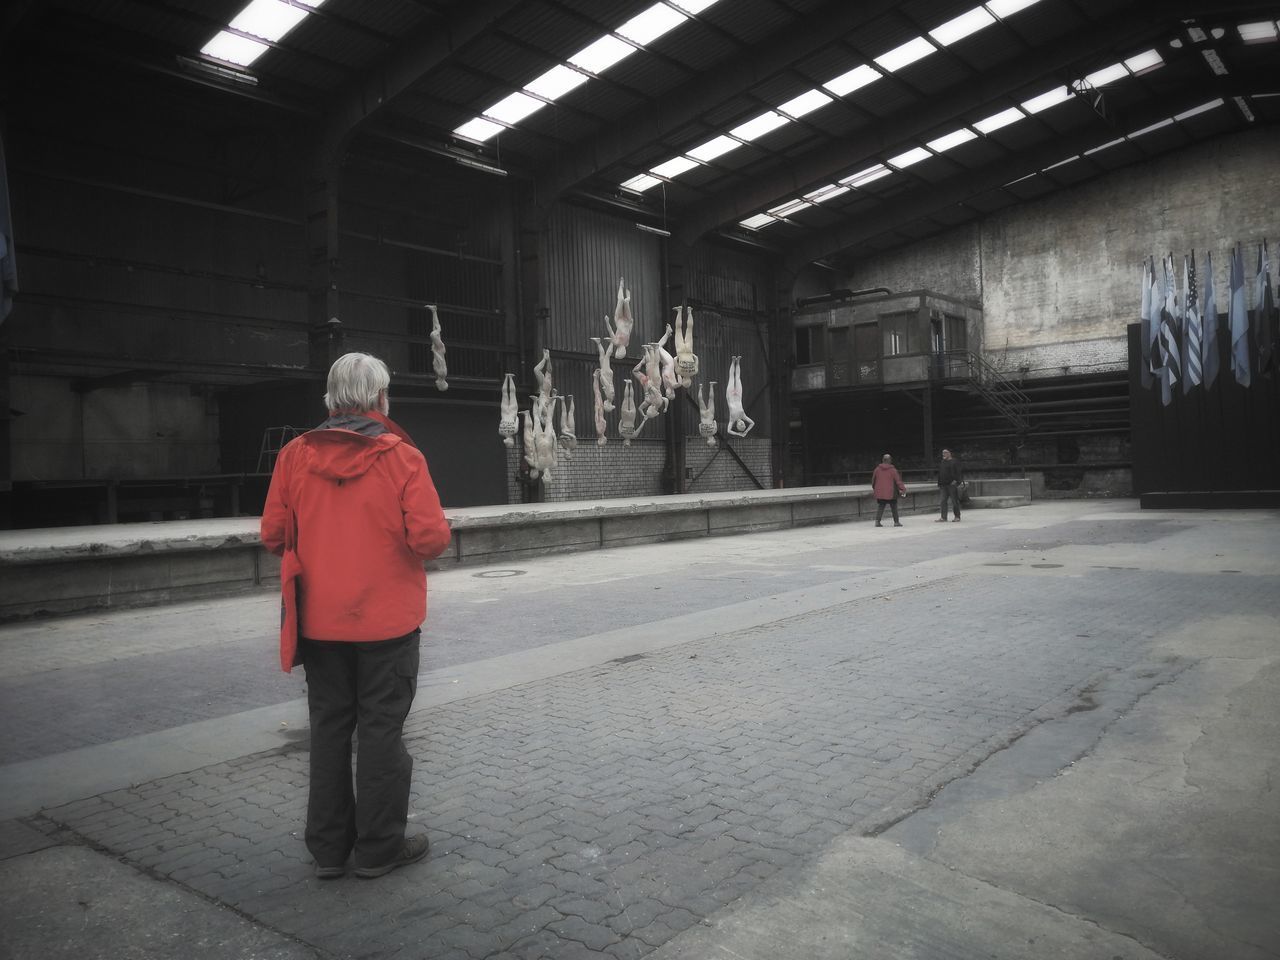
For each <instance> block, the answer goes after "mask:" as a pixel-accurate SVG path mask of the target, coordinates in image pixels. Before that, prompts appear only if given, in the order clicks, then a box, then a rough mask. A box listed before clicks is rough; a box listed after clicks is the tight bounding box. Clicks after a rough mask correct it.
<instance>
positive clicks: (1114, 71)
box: [1084, 63, 1129, 87]
mask: <svg viewBox="0 0 1280 960" xmlns="http://www.w3.org/2000/svg"><path fill="white" fill-rule="evenodd" d="M1128 75H1129V71H1128V70H1126V69H1125V68H1124V64H1123V63H1113V64H1111V66H1109V67H1103V68H1102V69H1101V70H1095V71H1094V72H1093V73H1090V74H1087V75H1086V76H1085V78H1084V82H1085V83H1087V84H1089V86H1091V87H1105V86H1106V85H1107V84H1108V83H1115V81H1117V80H1119V79H1120V78H1122V77H1127V76H1128Z"/></svg>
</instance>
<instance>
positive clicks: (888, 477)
mask: <svg viewBox="0 0 1280 960" xmlns="http://www.w3.org/2000/svg"><path fill="white" fill-rule="evenodd" d="M871 493H872V495H873V496H874V497H875V498H876V503H877V504H878V505H879V506H877V507H876V526H877V527H878V526H880V520H881V519H882V518H883V517H884V508H885V507H886V506H887V507H889V508H890V509H891V510H892V511H893V525H894V526H895V527H900V526H902V522H901V521H900V520H899V519H898V497H899V496H903V497H905V496H906V495H907V488H906V487H905V486H904V485H903V483H902V474H900V473H898V468H897V467H895V466H894V465H893V457H891V456H889V454H887V453H886V454H885V455H884V456H883V457H881V458H880V463H879V464H877V465H876V468H875V470H873V471H872V472H871Z"/></svg>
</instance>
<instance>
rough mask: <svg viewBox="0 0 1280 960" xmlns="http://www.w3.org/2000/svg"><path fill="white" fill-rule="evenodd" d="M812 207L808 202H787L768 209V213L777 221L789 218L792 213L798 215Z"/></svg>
mask: <svg viewBox="0 0 1280 960" xmlns="http://www.w3.org/2000/svg"><path fill="white" fill-rule="evenodd" d="M811 206H813V204H812V203H810V202H809V201H808V200H788V201H787V202H786V203H783V204H779V205H778V206H776V207H770V208H769V213H770V214H772V215H773V216H774V217H776V218H778V219H779V220H782V219H785V218H786V217H789V216H791V215H792V214H793V213H799V212H800V211H801V210H807V209H808V208H809V207H811Z"/></svg>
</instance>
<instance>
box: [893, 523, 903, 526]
mask: <svg viewBox="0 0 1280 960" xmlns="http://www.w3.org/2000/svg"><path fill="white" fill-rule="evenodd" d="M894 526H895V527H900V526H902V524H900V523H895V524H894Z"/></svg>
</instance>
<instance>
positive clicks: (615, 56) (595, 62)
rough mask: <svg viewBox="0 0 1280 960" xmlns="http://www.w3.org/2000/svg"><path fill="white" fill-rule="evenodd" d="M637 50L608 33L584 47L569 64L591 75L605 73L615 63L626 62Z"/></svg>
mask: <svg viewBox="0 0 1280 960" xmlns="http://www.w3.org/2000/svg"><path fill="white" fill-rule="evenodd" d="M635 52H636V48H635V47H633V46H632V45H631V44H629V43H627V42H626V41H624V40H619V39H618V38H617V37H615V36H614V35H613V34H611V33H606V34H605V35H604V36H603V37H601V38H600V39H599V40H597V41H595V43H591V44H588V45H587V46H585V47H583V48H582V49H581V50H579V51H578V52H577V53H575V54H574V55H573V56H572V57H570V58H569V60H568V62H569V63H572V64H573V65H574V66H575V67H581V68H582V69H583V70H586V71H588V72H590V73H603V72H604V71H605V70H608V69H609V68H610V67H612V66H613V65H614V64H615V63H619V62H621V61H623V60H625V59H626V58H627V57H629V56H631V55H632V54H633V53H635Z"/></svg>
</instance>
